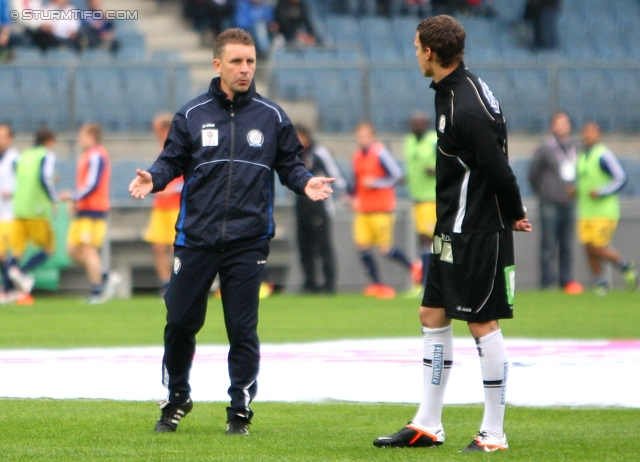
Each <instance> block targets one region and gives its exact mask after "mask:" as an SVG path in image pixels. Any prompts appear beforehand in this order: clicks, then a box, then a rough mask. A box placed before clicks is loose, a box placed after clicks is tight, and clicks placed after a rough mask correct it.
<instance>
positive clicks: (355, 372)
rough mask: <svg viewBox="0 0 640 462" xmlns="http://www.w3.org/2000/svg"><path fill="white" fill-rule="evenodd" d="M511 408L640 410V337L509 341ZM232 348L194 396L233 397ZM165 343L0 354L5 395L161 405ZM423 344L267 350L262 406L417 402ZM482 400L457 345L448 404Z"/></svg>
mask: <svg viewBox="0 0 640 462" xmlns="http://www.w3.org/2000/svg"><path fill="white" fill-rule="evenodd" d="M506 342H507V350H508V352H509V361H510V364H511V367H510V372H509V384H508V388H507V402H508V403H510V404H516V405H527V406H555V405H565V406H582V405H587V406H624V407H640V394H638V393H637V390H636V385H635V384H636V383H637V377H638V376H640V340H630V341H608V340H601V341H571V340H523V339H507V340H506ZM227 352H228V347H227V346H226V345H199V346H198V349H197V353H196V358H195V362H194V366H193V369H192V372H191V385H192V389H193V391H192V396H193V398H194V400H200V401H227V400H228V396H227V394H226V391H227V388H228V387H229V378H228V372H227V363H226V361H227ZM162 353H163V351H162V347H137V348H84V349H69V350H0V397H20V398H39V397H49V398H60V399H63V398H105V399H117V400H156V399H161V398H163V397H165V396H166V390H165V389H164V388H163V387H162V385H161V361H162ZM422 368H423V366H422V340H421V339H420V338H419V337H418V338H415V339H369V340H339V341H327V342H315V343H295V344H294V343H291V344H264V345H262V361H261V370H260V376H259V378H258V383H259V391H258V397H257V399H258V400H260V401H321V400H327V399H333V400H347V401H362V402H409V403H417V402H419V400H420V398H421V395H422ZM483 400H484V394H483V388H482V379H481V374H480V363H479V360H478V356H477V350H476V347H475V344H474V342H473V340H472V339H471V338H467V337H464V338H462V337H461V338H456V339H455V340H454V367H453V369H452V373H451V377H450V380H449V386H448V388H447V392H446V396H445V401H446V403H448V404H452V403H477V402H482V401H483Z"/></svg>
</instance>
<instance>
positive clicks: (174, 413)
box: [155, 398, 193, 433]
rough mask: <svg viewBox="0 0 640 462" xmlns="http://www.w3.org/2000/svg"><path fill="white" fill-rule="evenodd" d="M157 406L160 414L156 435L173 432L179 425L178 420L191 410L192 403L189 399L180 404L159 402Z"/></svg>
mask: <svg viewBox="0 0 640 462" xmlns="http://www.w3.org/2000/svg"><path fill="white" fill-rule="evenodd" d="M158 406H159V407H160V411H161V412H162V414H161V415H160V420H158V421H157V422H156V428H155V431H156V432H158V433H164V432H175V431H176V430H177V428H178V424H179V423H180V419H182V418H183V417H184V416H185V415H187V414H188V413H190V412H191V409H193V401H191V398H189V399H187V400H186V401H185V402H184V403H182V404H175V403H170V402H169V401H159V402H158Z"/></svg>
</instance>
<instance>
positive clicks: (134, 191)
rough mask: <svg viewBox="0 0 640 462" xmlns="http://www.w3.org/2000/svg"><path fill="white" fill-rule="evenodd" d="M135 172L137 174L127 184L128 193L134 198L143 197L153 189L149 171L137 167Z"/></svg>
mask: <svg viewBox="0 0 640 462" xmlns="http://www.w3.org/2000/svg"><path fill="white" fill-rule="evenodd" d="M136 174H137V175H138V176H137V177H135V178H134V179H133V181H132V182H131V184H130V185H129V193H130V194H131V195H132V196H133V197H135V198H136V199H144V198H145V197H146V196H147V194H149V193H150V192H151V191H152V190H153V180H152V179H151V173H149V172H147V171H145V170H140V169H139V168H138V169H136Z"/></svg>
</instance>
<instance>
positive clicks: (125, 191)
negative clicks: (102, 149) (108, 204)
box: [109, 160, 151, 207]
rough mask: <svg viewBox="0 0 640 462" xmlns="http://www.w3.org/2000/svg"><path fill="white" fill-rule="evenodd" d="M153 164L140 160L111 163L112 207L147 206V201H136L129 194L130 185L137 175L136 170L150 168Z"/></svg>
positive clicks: (110, 190) (110, 193)
mask: <svg viewBox="0 0 640 462" xmlns="http://www.w3.org/2000/svg"><path fill="white" fill-rule="evenodd" d="M150 166H151V162H149V161H140V160H119V161H116V162H112V163H111V187H110V188H109V195H110V196H111V200H112V202H113V204H112V205H114V206H119V207H123V206H124V207H127V206H130V207H141V206H147V201H144V202H143V201H141V200H137V199H134V198H133V197H131V195H130V194H129V183H130V182H131V180H132V179H133V178H134V177H135V175H136V168H149V167H150Z"/></svg>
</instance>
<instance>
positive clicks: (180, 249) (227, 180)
mask: <svg viewBox="0 0 640 462" xmlns="http://www.w3.org/2000/svg"><path fill="white" fill-rule="evenodd" d="M213 66H214V68H215V70H216V72H218V73H219V74H220V77H218V78H215V79H213V80H212V81H211V86H210V87H209V91H208V92H207V93H206V94H204V95H201V96H199V97H198V98H196V99H194V100H193V101H191V102H189V103H187V104H186V105H185V106H184V107H183V108H182V109H180V110H179V111H178V113H177V114H176V115H175V117H174V119H173V122H172V123H171V129H170V131H169V135H168V137H167V140H166V141H165V145H164V150H163V151H162V153H161V154H160V156H159V157H158V159H157V160H156V161H155V163H154V164H153V166H152V167H151V168H150V169H149V170H148V171H142V170H137V172H136V173H137V177H136V178H135V179H134V180H133V181H132V182H131V185H130V186H129V191H130V192H131V195H132V196H134V197H136V198H141V199H144V197H145V196H146V195H148V194H149V193H154V192H158V191H162V190H163V189H164V188H165V187H166V186H167V185H168V184H169V182H171V180H173V179H174V178H177V177H179V176H180V175H184V183H185V184H184V187H183V189H182V194H181V198H180V203H181V207H180V214H179V216H178V221H177V223H176V240H175V243H174V246H175V252H174V255H175V258H174V266H173V273H172V275H171V281H170V283H169V289H168V291H167V293H166V295H165V302H166V305H167V324H166V327H165V331H164V345H165V353H164V358H163V361H162V364H163V383H164V385H165V386H166V387H167V388H168V389H169V398H168V400H166V401H161V402H160V403H159V404H160V409H161V417H160V420H158V422H157V423H156V426H155V430H156V431H157V432H174V431H176V428H177V427H178V424H179V422H180V419H181V418H182V417H184V416H185V415H186V414H187V413H189V412H190V411H191V409H192V408H193V402H192V401H191V398H190V391H191V388H190V386H189V372H190V370H191V364H192V362H193V356H194V354H195V345H196V334H197V333H198V331H199V330H200V328H201V327H202V326H203V325H204V320H205V315H206V309H207V297H208V294H209V288H210V287H211V284H212V283H213V280H214V279H215V277H216V275H217V274H219V275H220V291H221V295H222V308H223V311H224V320H225V326H226V329H227V335H228V337H229V343H230V348H229V358H228V361H229V377H230V379H231V386H230V387H229V396H230V397H231V404H230V406H229V407H228V408H227V423H228V426H227V434H232V435H233V434H235V435H246V434H248V430H247V426H248V425H249V423H250V422H251V418H252V416H253V411H252V410H251V409H250V407H249V404H250V403H251V401H252V400H253V398H254V397H255V395H256V392H257V382H256V378H257V376H258V368H259V361H260V349H259V348H260V344H259V341H258V334H257V326H258V299H259V291H260V283H261V282H262V279H263V275H264V268H265V264H266V262H267V257H268V255H269V240H270V239H271V238H272V237H273V236H274V234H275V224H274V222H273V197H274V194H273V193H274V181H275V178H274V173H277V174H278V177H279V178H280V181H281V182H282V183H283V184H284V185H285V186H287V187H289V188H290V189H291V190H293V191H294V192H296V193H297V194H301V195H306V196H307V197H309V198H310V199H312V200H324V199H326V198H327V197H329V194H330V193H331V192H332V190H331V188H330V187H329V186H328V185H327V183H331V182H333V181H334V179H333V178H323V177H314V176H313V175H312V174H311V173H309V171H308V170H307V169H306V168H305V167H304V164H303V163H302V161H301V160H300V154H301V153H302V145H301V144H300V142H299V141H298V137H297V136H296V131H295V129H294V127H293V124H292V123H291V121H290V120H289V118H288V117H287V115H286V114H285V113H284V112H283V111H282V109H281V108H280V107H278V106H277V105H276V104H275V103H273V102H271V101H269V100H268V99H266V98H263V97H262V96H260V95H259V94H257V93H256V91H255V84H254V83H253V75H254V73H255V68H256V49H255V44H254V42H253V39H252V38H251V35H249V34H248V33H247V32H246V31H244V30H241V29H228V30H227V31H225V32H223V33H221V34H220V35H218V37H217V38H216V42H215V44H214V60H213Z"/></svg>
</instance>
